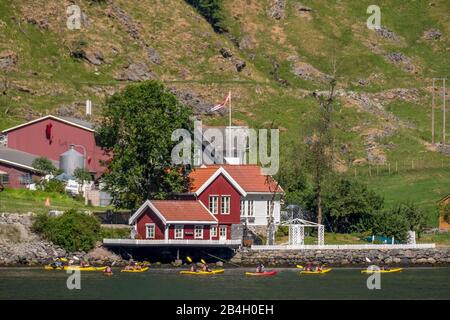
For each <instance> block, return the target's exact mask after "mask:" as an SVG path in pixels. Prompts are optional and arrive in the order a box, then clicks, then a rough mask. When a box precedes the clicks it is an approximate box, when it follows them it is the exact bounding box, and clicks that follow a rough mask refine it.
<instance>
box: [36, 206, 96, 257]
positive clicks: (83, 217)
mask: <svg viewBox="0 0 450 320" xmlns="http://www.w3.org/2000/svg"><path fill="white" fill-rule="evenodd" d="M33 230H34V231H35V232H38V233H40V234H42V235H43V236H44V238H46V239H47V240H50V241H51V242H53V243H54V244H56V245H59V246H61V247H63V248H64V249H66V250H68V251H72V252H73V251H79V250H82V251H89V250H90V249H92V248H93V247H94V246H95V242H96V241H97V240H98V239H99V237H100V235H101V229H100V222H99V221H98V220H97V219H96V218H95V217H94V216H90V215H87V214H85V213H82V212H79V211H77V210H75V209H71V210H68V211H66V212H64V214H63V215H62V216H59V217H49V216H48V215H47V214H41V215H38V216H37V217H36V219H35V221H34V222H33Z"/></svg>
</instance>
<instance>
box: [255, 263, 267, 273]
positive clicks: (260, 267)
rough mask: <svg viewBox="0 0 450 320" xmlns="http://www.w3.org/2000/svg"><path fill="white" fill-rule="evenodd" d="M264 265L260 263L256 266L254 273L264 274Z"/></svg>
mask: <svg viewBox="0 0 450 320" xmlns="http://www.w3.org/2000/svg"><path fill="white" fill-rule="evenodd" d="M264 269H265V268H264V265H263V264H262V263H260V264H258V266H257V267H256V273H264Z"/></svg>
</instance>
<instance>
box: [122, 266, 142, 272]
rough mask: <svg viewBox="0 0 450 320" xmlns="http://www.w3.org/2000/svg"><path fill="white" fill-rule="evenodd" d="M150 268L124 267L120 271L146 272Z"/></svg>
mask: <svg viewBox="0 0 450 320" xmlns="http://www.w3.org/2000/svg"><path fill="white" fill-rule="evenodd" d="M148 269H149V268H148V267H145V268H141V269H122V270H120V272H129V273H140V272H145V271H147V270H148Z"/></svg>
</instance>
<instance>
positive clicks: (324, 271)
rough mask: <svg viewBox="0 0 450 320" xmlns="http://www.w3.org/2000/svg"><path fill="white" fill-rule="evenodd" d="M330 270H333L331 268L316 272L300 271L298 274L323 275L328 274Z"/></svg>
mask: <svg viewBox="0 0 450 320" xmlns="http://www.w3.org/2000/svg"><path fill="white" fill-rule="evenodd" d="M331 270H333V269H332V268H326V269H322V270H316V271H306V270H303V271H300V274H325V273H328V272H330V271H331Z"/></svg>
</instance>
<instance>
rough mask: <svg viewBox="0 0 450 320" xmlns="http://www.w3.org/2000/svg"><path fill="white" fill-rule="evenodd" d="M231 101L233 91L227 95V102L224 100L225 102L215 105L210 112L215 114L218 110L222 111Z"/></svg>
mask: <svg viewBox="0 0 450 320" xmlns="http://www.w3.org/2000/svg"><path fill="white" fill-rule="evenodd" d="M230 100H231V91H230V92H228V95H227V97H226V98H225V100H224V101H223V102H221V103H219V104H218V105H215V106H214V107H212V108H211V110H209V111H210V112H214V111H217V110H219V109H222V108H223V107H225V105H226V104H227V103H228V102H230Z"/></svg>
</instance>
